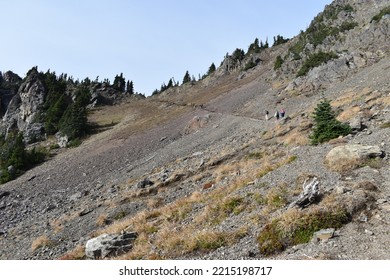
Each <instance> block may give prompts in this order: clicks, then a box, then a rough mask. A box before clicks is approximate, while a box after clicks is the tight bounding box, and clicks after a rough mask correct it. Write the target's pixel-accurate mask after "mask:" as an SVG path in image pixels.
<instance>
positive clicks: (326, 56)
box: [297, 51, 338, 77]
mask: <svg viewBox="0 0 390 280" xmlns="http://www.w3.org/2000/svg"><path fill="white" fill-rule="evenodd" d="M335 58H338V55H337V54H335V53H333V52H322V51H320V52H318V53H315V54H312V55H310V56H309V57H308V58H307V60H306V61H305V62H304V63H303V65H302V67H301V68H300V69H299V71H298V73H297V77H301V76H304V75H306V74H307V73H308V72H309V71H310V70H311V69H313V68H315V67H317V66H320V65H321V64H322V63H326V62H328V61H329V60H331V59H335Z"/></svg>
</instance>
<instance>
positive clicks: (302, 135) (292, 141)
mask: <svg viewBox="0 0 390 280" xmlns="http://www.w3.org/2000/svg"><path fill="white" fill-rule="evenodd" d="M281 142H282V143H283V144H286V145H289V146H305V145H308V144H309V142H310V141H309V134H308V133H307V132H302V131H297V130H293V131H292V132H290V133H288V134H287V135H286V136H285V137H283V138H282V141H281Z"/></svg>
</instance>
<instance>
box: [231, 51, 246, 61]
mask: <svg viewBox="0 0 390 280" xmlns="http://www.w3.org/2000/svg"><path fill="white" fill-rule="evenodd" d="M244 57H245V52H244V50H242V49H239V48H237V49H235V51H234V52H233V54H232V58H233V59H234V60H239V61H241V60H243V59H244Z"/></svg>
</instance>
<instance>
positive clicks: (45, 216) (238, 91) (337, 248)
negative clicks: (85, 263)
mask: <svg viewBox="0 0 390 280" xmlns="http://www.w3.org/2000/svg"><path fill="white" fill-rule="evenodd" d="M389 67H390V60H389V59H388V58H384V59H382V60H381V61H380V62H379V63H377V64H375V65H373V66H371V67H369V68H368V69H366V71H365V72H364V74H363V73H362V75H364V76H359V73H357V75H354V76H352V77H351V78H349V79H346V80H344V81H343V82H341V83H338V84H337V85H335V86H333V87H330V88H329V89H328V90H326V91H325V92H324V95H325V96H327V97H328V98H330V99H332V100H337V98H341V97H342V96H341V95H340V94H342V93H344V92H345V93H348V92H351V90H352V91H353V92H355V93H357V94H358V93H359V92H364V90H365V89H367V88H369V89H370V92H374V91H376V92H379V93H380V94H379V95H378V96H377V99H378V100H379V102H380V100H381V98H387V99H385V100H387V102H388V95H389V90H388V89H389V82H388V79H387V77H386V76H384V75H381V73H383V71H384V69H388V68H389ZM256 74H257V73H256V72H255V71H254V72H253V73H252V74H251V75H252V77H253V76H254V77H256V79H249V80H250V81H249V83H247V84H245V85H244V86H239V87H237V88H234V87H233V88H232V89H231V90H230V91H227V92H226V93H224V94H223V95H220V96H218V97H217V98H214V99H212V100H210V101H209V102H207V103H205V104H203V105H204V106H203V107H202V108H200V107H196V108H195V107H192V106H189V105H188V106H179V105H175V104H171V105H169V106H168V108H167V106H165V105H164V102H162V103H161V102H155V101H153V100H150V102H155V104H157V105H156V108H157V109H156V110H161V112H162V114H167V113H168V114H169V110H171V107H178V108H179V109H178V110H179V111H178V113H177V114H175V115H174V116H173V117H172V119H170V120H167V121H163V122H162V123H160V124H159V125H157V126H155V127H149V128H148V129H147V130H144V131H140V132H135V133H133V134H131V135H129V136H127V135H126V133H123V131H126V129H129V127H128V124H126V120H124V121H123V122H122V123H121V124H118V125H117V126H115V127H114V128H112V129H111V130H108V131H105V132H103V133H101V134H98V135H95V136H92V137H91V138H90V139H88V140H87V141H86V142H85V143H83V144H82V145H81V146H80V147H78V148H74V149H69V150H66V151H64V152H62V153H60V154H59V155H57V156H55V157H54V158H53V159H51V160H50V161H48V162H46V163H44V164H42V165H41V166H39V167H37V168H35V169H33V170H30V171H28V172H26V174H24V175H23V176H21V177H20V178H18V179H16V180H15V181H13V182H9V183H7V184H5V185H3V186H2V187H1V192H0V193H1V200H0V211H1V216H0V232H1V236H0V244H1V251H0V256H1V258H2V259H55V258H60V257H61V256H63V255H64V254H65V253H66V252H68V251H70V250H72V249H74V248H76V247H77V246H78V245H81V246H84V245H85V242H86V241H87V240H88V239H89V238H91V237H92V236H94V235H95V234H94V232H95V231H96V230H97V229H99V228H101V227H102V226H104V223H103V222H101V223H99V217H100V219H102V218H101V217H104V219H105V220H107V221H121V220H122V219H126V217H131V216H133V215H135V214H136V213H139V212H140V211H143V210H145V209H148V208H150V206H148V201H149V202H150V200H151V198H153V199H155V200H156V199H157V198H158V199H159V200H160V201H162V202H160V204H159V205H167V204H169V203H173V202H175V201H176V200H178V199H179V198H182V197H188V196H190V195H191V194H192V193H194V192H206V191H205V190H203V187H202V186H204V184H206V183H207V182H210V181H213V180H214V181H216V175H215V174H216V173H215V172H214V171H215V169H216V168H218V166H220V165H223V166H234V165H235V164H236V163H237V162H240V160H242V159H243V158H245V156H247V155H248V154H251V153H254V152H256V151H258V150H261V149H262V148H263V147H274V148H273V149H274V150H276V151H279V152H280V153H281V154H282V155H286V154H288V155H294V156H296V160H295V161H293V162H292V163H290V164H287V165H284V166H281V167H280V168H278V169H277V170H275V171H273V172H269V173H268V174H265V175H264V176H262V177H261V178H258V177H256V176H251V175H248V176H249V179H250V178H252V180H253V181H254V183H253V184H252V183H248V185H247V186H246V187H244V188H242V189H240V190H239V191H237V192H238V193H240V195H241V196H242V197H245V196H247V195H248V194H250V193H252V192H254V191H255V189H256V188H259V185H261V186H265V185H267V186H268V187H269V188H271V187H272V186H277V185H280V184H284V185H286V186H295V185H296V180H297V178H298V177H299V176H300V175H302V174H315V175H317V176H318V177H319V178H320V181H321V186H322V188H323V189H324V190H326V191H327V192H332V191H335V192H336V190H337V188H338V187H340V186H345V185H347V186H348V185H350V184H351V182H358V181H360V180H362V178H366V179H367V178H368V179H367V180H372V181H373V182H374V183H375V185H376V186H377V187H378V191H377V192H375V194H374V198H373V203H369V204H367V205H366V204H365V207H363V208H364V209H363V210H361V211H360V212H359V213H357V214H356V216H355V217H353V220H352V221H351V222H350V223H348V224H346V225H345V226H343V227H342V228H341V229H339V230H338V231H337V235H336V236H335V237H334V238H332V239H330V240H329V241H326V242H310V243H308V244H301V245H296V246H294V247H292V248H289V249H287V250H286V251H284V252H282V253H281V254H278V255H275V256H272V257H271V258H278V259H312V258H331V259H388V258H389V245H388V244H390V242H389V241H390V240H389V239H390V237H389V227H388V225H389V221H390V216H389V210H390V209H389V205H390V188H389V187H390V186H389V183H388V182H389V179H390V178H389V176H390V170H389V165H388V157H387V156H386V157H385V159H384V161H385V164H384V165H383V166H381V167H380V168H379V169H373V168H370V167H364V168H361V169H357V170H354V171H353V173H351V174H347V175H343V174H340V173H338V172H334V171H331V170H329V168H327V167H326V166H325V165H324V158H325V155H326V154H327V152H328V151H329V150H330V149H331V148H332V145H331V144H324V145H320V146H317V147H313V146H309V145H296V144H291V145H290V144H288V143H286V141H288V140H286V139H287V138H284V137H286V135H289V133H292V132H287V134H285V133H279V132H280V131H281V132H283V129H285V128H286V127H290V128H291V126H299V124H301V123H304V119H305V118H307V117H305V116H304V115H302V114H303V113H306V114H309V109H311V108H312V107H313V106H314V105H315V104H316V103H317V102H318V100H319V98H320V96H318V95H313V96H294V97H290V96H285V97H284V98H282V102H281V103H280V99H281V94H283V93H281V92H280V91H278V90H273V89H272V88H271V86H270V84H269V83H267V82H266V81H265V79H264V77H262V76H261V75H260V76H257V75H256ZM354 102H358V100H353V99H352V100H351V101H350V102H349V103H348V104H346V105H344V107H345V108H346V109H347V106H350V105H351V104H352V103H354ZM276 103H278V104H277V105H276ZM377 105H378V107H377V110H376V111H375V112H373V113H374V115H375V117H374V118H372V119H371V120H370V121H369V122H367V123H366V124H367V126H368V127H367V129H366V130H364V131H362V132H359V133H358V134H356V135H353V136H352V135H351V136H348V137H346V138H345V139H344V140H343V141H345V142H347V143H361V144H367V145H381V147H382V148H383V150H384V151H385V153H386V155H388V154H389V152H390V151H389V149H390V148H389V144H388V139H389V134H390V130H389V128H380V124H382V123H384V122H385V121H388V120H389V115H388V110H389V107H388V106H389V103H382V104H380V103H378V104H377ZM275 106H280V107H282V106H283V107H284V108H286V110H287V112H288V114H289V116H291V119H290V120H289V121H287V122H286V123H285V124H280V123H276V122H275V120H274V119H271V120H269V121H265V120H264V117H263V112H264V111H265V110H266V109H269V111H272V109H275V108H276V107H275ZM373 108H376V107H375V106H374V107H373ZM302 116H303V117H302ZM278 133H279V134H281V135H279V134H278ZM124 135H125V136H124ZM290 141H291V140H290ZM293 142H294V141H293ZM246 168H247V169H246ZM250 171H251V167H245V166H244V167H241V168H238V169H234V168H232V170H227V171H226V172H225V173H224V172H223V170H222V171H221V172H220V173H222V175H223V176H222V177H221V178H219V179H218V182H216V184H215V185H216V186H219V187H221V188H222V187H223V186H228V185H229V184H232V182H234V181H235V177H237V178H239V177H240V176H241V175H242V174H245V173H248V174H251V172H250ZM178 174H179V176H177V178H176V179H175V180H173V183H172V184H171V185H169V187H167V188H165V189H164V191H163V192H162V191H161V192H160V191H158V192H150V193H148V192H145V199H140V198H139V197H135V198H131V196H130V198H129V193H130V192H131V191H134V190H135V189H137V187H136V184H137V182H139V181H141V180H143V179H144V178H149V179H150V180H152V181H156V180H161V178H162V177H164V178H168V177H170V176H172V175H178ZM196 175H201V176H200V177H199V178H197V179H194V176H196ZM248 176H244V177H246V178H248ZM216 186H214V188H216ZM351 192H352V193H353V191H350V190H349V191H348V188H347V191H346V193H345V194H344V193H340V194H339V195H348V193H349V194H350V193H351ZM141 196H143V195H141ZM261 210H262V209H261V207H259V208H258V209H254V210H251V212H250V213H249V212H247V211H243V212H241V213H239V214H238V215H231V216H230V217H228V218H227V219H226V220H225V221H224V222H222V223H221V224H219V225H218V228H219V230H221V231H229V230H231V229H232V228H240V227H242V226H246V227H248V229H247V233H246V235H245V236H244V237H242V238H241V239H239V240H238V241H237V242H236V243H235V244H232V245H230V246H222V247H220V248H218V249H215V250H212V251H211V252H193V253H191V254H183V255H182V256H176V257H175V258H201V259H241V258H244V259H248V258H264V256H262V255H261V254H260V253H259V250H258V244H257V243H256V236H257V235H258V233H259V231H260V229H261V226H256V224H254V225H250V224H248V219H247V217H246V216H261V215H264V213H263V212H261ZM279 211H282V210H279ZM270 215H275V214H272V213H270ZM184 225H185V224H184ZM103 231H104V230H103ZM34 242H35V243H34ZM34 244H35V245H34ZM36 244H38V245H36Z"/></svg>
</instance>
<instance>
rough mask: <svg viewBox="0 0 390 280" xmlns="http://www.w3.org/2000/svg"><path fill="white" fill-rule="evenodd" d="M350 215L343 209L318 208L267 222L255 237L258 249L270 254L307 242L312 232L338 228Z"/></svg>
mask: <svg viewBox="0 0 390 280" xmlns="http://www.w3.org/2000/svg"><path fill="white" fill-rule="evenodd" d="M349 220H350V217H349V215H348V213H347V211H346V210H344V209H332V210H320V209H315V210H312V211H310V212H306V213H300V214H299V215H298V216H297V217H295V219H293V220H291V221H289V222H288V223H286V221H285V220H283V217H281V218H278V219H275V220H273V221H272V222H271V223H269V224H267V225H266V226H265V227H264V228H263V229H262V230H261V232H260V234H259V236H258V237H257V242H258V244H259V250H260V252H261V253H262V254H264V255H267V256H269V255H272V254H275V253H278V252H281V251H283V250H285V249H286V248H287V247H289V246H294V245H297V244H301V243H307V242H309V241H310V240H311V238H312V237H313V234H314V232H316V231H319V230H321V229H325V228H340V227H341V226H342V225H343V224H345V223H347V222H348V221H349Z"/></svg>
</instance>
